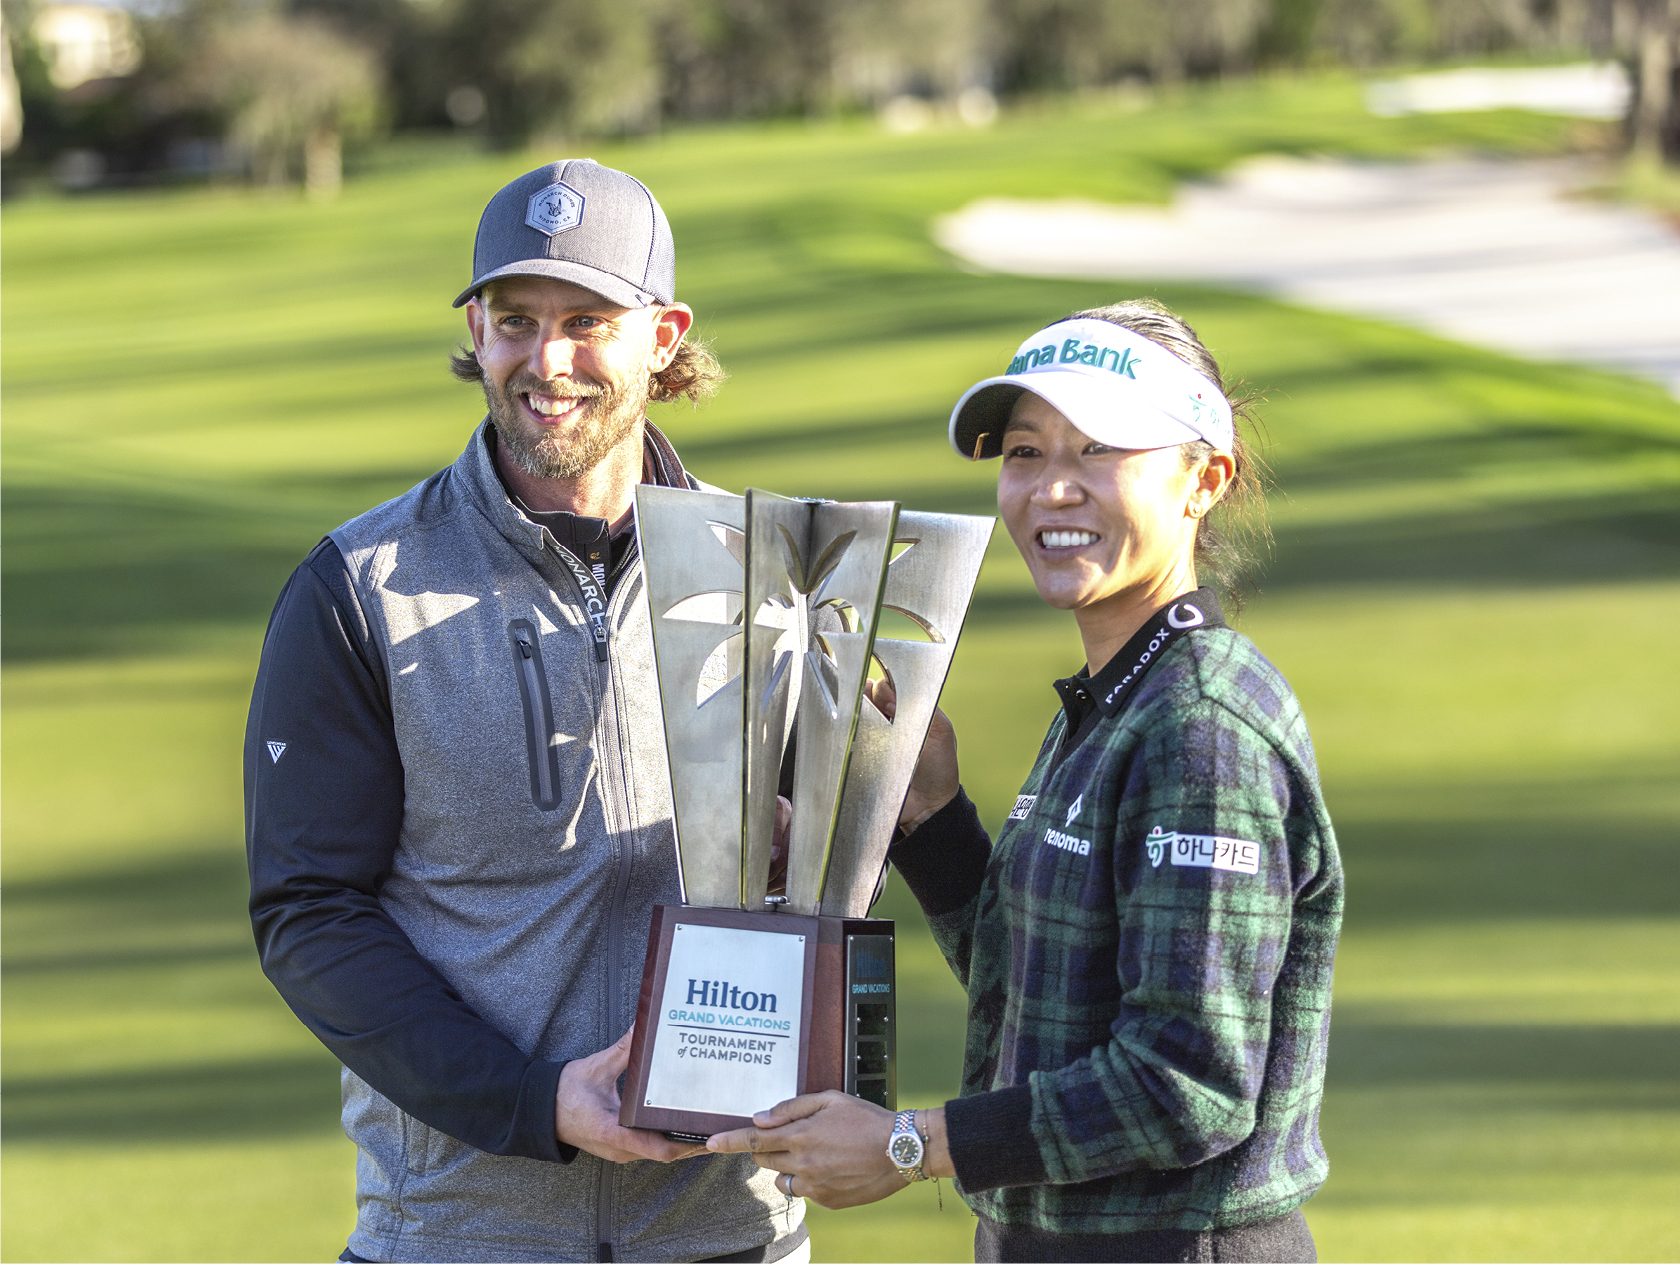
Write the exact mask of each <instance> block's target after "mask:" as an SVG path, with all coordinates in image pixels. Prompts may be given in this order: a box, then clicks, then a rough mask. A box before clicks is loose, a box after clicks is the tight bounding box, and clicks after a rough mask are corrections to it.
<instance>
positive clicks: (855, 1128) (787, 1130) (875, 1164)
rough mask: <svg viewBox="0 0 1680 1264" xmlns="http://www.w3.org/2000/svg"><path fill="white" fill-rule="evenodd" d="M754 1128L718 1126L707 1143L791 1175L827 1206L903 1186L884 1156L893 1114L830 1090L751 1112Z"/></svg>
mask: <svg viewBox="0 0 1680 1264" xmlns="http://www.w3.org/2000/svg"><path fill="white" fill-rule="evenodd" d="M753 1123H755V1124H757V1125H758V1126H757V1127H756V1128H739V1129H736V1130H735V1131H734V1132H720V1133H718V1134H717V1136H715V1137H713V1138H712V1139H711V1140H710V1141H708V1142H706V1148H707V1149H708V1150H711V1151H713V1152H714V1153H717V1154H751V1155H752V1156H753V1162H754V1163H757V1164H758V1165H759V1167H762V1168H768V1169H770V1170H771V1171H773V1172H790V1173H792V1175H793V1191H792V1192H793V1193H794V1195H795V1196H797V1197H799V1198H811V1199H815V1200H816V1201H817V1202H819V1203H821V1204H822V1205H823V1206H824V1207H827V1208H829V1209H830V1210H835V1209H838V1208H841V1207H857V1206H860V1205H862V1204H863V1203H873V1202H879V1201H880V1200H881V1199H883V1198H885V1197H887V1196H888V1195H889V1194H896V1193H897V1192H898V1191H899V1190H901V1189H903V1188H904V1184H905V1182H904V1178H903V1177H902V1176H900V1175H899V1173H898V1169H897V1168H896V1167H894V1166H893V1163H892V1160H891V1159H889V1158H888V1157H887V1138H889V1137H890V1136H892V1129H893V1114H892V1112H891V1111H890V1110H884V1109H883V1108H881V1107H880V1106H876V1105H875V1104H874V1103H872V1102H866V1101H864V1100H863V1099H862V1098H859V1097H851V1096H849V1095H847V1094H845V1093H841V1092H838V1091H836V1090H835V1089H829V1090H828V1091H827V1092H826V1093H808V1094H806V1095H805V1096H804V1097H793V1098H789V1099H788V1100H787V1101H785V1102H782V1103H780V1104H778V1105H776V1106H772V1107H771V1108H770V1109H769V1110H761V1111H759V1112H758V1114H756V1115H754V1116H753Z"/></svg>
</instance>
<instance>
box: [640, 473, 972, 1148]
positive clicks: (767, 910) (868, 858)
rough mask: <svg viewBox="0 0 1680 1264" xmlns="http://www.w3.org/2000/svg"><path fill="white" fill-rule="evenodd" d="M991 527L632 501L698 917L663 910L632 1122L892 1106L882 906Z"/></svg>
mask: <svg viewBox="0 0 1680 1264" xmlns="http://www.w3.org/2000/svg"><path fill="white" fill-rule="evenodd" d="M992 527H993V520H992V519H991V518H980V517H970V516H964V515H956V514H931V513H914V512H909V511H904V510H901V509H900V508H899V506H898V505H897V504H896V503H895V502H893V501H870V502H861V503H853V504H837V503H834V502H832V501H812V500H794V499H789V498H787V497H783V496H776V495H772V494H770V493H768V492H763V491H759V490H757V489H749V490H748V491H747V494H746V495H745V496H728V495H722V494H718V493H713V492H698V491H687V490H683V489H678V488H669V487H655V486H651V485H643V486H641V487H638V488H637V489H636V531H637V535H638V537H639V539H640V545H641V552H642V565H643V570H644V574H645V576H646V582H647V597H648V607H649V611H650V613H651V615H652V621H653V648H654V659H655V663H656V668H657V673H658V678H659V697H660V706H661V709H662V711H663V713H664V721H665V740H666V748H667V752H668V758H669V762H670V775H671V799H672V804H673V807H674V810H675V817H676V821H675V824H676V834H677V852H678V858H679V864H680V868H681V873H682V898H683V903H682V904H681V905H666V904H662V905H658V906H657V907H656V908H655V909H654V915H653V924H652V928H651V930H650V932H649V936H648V953H647V964H646V968H645V970H644V971H643V975H642V990H641V998H640V1003H639V1005H638V1007H637V1011H636V1027H635V1035H634V1037H633V1039H632V1044H631V1050H630V1065H629V1069H628V1071H627V1072H626V1075H625V1083H624V1090H623V1096H622V1101H623V1106H622V1109H621V1111H620V1114H619V1121H620V1122H621V1123H622V1124H624V1125H625V1126H627V1127H632V1128H650V1129H656V1130H659V1131H662V1132H666V1133H669V1134H670V1135H672V1136H676V1137H685V1138H689V1137H705V1136H709V1135H710V1134H712V1133H714V1132H719V1131H722V1130H725V1129H729V1128H736V1127H741V1126H743V1125H745V1124H747V1123H748V1122H750V1116H751V1115H752V1114H753V1112H755V1111H759V1110H764V1109H766V1108H767V1107H770V1106H773V1105H775V1103H777V1102H779V1101H782V1100H784V1099H786V1098H789V1097H794V1096H796V1095H798V1094H800V1093H814V1092H819V1091H821V1090H823V1089H830V1088H834V1089H841V1090H842V1091H844V1092H847V1093H853V1094H856V1095H857V1096H859V1097H863V1098H866V1099H868V1100H870V1101H873V1102H876V1103H878V1104H880V1105H882V1106H885V1107H887V1108H888V1109H893V1108H894V1107H895V1105H896V1102H897V1082H896V1065H897V1056H896V1054H897V1036H896V1019H897V1014H896V1005H895V1000H894V997H895V993H894V969H893V924H892V922H891V921H888V920H884V919H880V918H871V917H869V915H868V914H869V908H870V905H872V904H873V903H874V901H875V900H876V898H878V896H879V894H880V890H881V887H882V884H883V883H884V881H885V877H886V858H887V847H888V845H889V844H890V843H891V841H892V837H893V833H894V831H895V830H896V828H897V825H898V814H899V809H900V806H901V805H902V804H903V802H904V796H905V794H906V792H907V791H908V789H909V786H910V777H911V775H912V773H914V771H915V768H916V762H917V760H918V758H919V757H920V755H921V749H922V742H923V739H924V738H925V737H926V735H927V729H928V724H929V722H930V721H931V720H932V718H933V711H934V707H935V706H936V704H937V703H938V701H939V692H940V690H941V688H942V687H943V686H944V683H945V676H946V673H947V672H948V671H949V669H950V665H951V656H952V654H953V653H954V652H955V650H956V643H957V637H958V635H959V633H960V632H961V631H962V625H963V621H964V619H965V618H966V616H967V614H968V606H969V600H970V597H971V596H972V594H973V591H974V583H975V580H976V579H977V578H978V576H979V573H980V562H981V559H982V558H983V556H984V554H985V550H986V545H987V542H988V541H989V540H990V538H991V533H992ZM883 612H889V613H888V618H889V620H890V624H889V626H887V627H886V628H885V629H883V627H882V616H883ZM882 678H885V679H886V680H887V681H888V682H889V683H890V684H891V686H892V688H893V690H894V692H895V694H896V696H897V705H896V707H895V708H894V714H893V717H892V718H891V719H888V718H887V717H886V716H885V715H884V714H883V713H882V712H881V711H880V710H879V709H877V707H876V706H875V704H874V702H873V701H872V700H871V699H870V698H869V696H868V695H867V694H866V692H865V690H864V682H865V681H866V680H870V679H875V680H879V679H882ZM789 791H791V793H789ZM779 793H781V794H785V795H786V797H787V798H788V799H789V800H790V801H791V803H792V805H793V815H792V819H791V822H790V823H789V825H788V831H787V865H786V876H785V889H783V890H781V891H777V892H772V891H771V889H770V884H771V859H772V847H773V844H774V840H775V834H776V824H777V821H776V817H777V797H778V794H779Z"/></svg>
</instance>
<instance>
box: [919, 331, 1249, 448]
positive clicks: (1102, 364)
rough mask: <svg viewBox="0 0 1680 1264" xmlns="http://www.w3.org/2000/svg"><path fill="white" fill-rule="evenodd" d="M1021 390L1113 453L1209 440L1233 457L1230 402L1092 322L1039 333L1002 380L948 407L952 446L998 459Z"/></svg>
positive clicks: (1143, 343)
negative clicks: (1042, 402)
mask: <svg viewBox="0 0 1680 1264" xmlns="http://www.w3.org/2000/svg"><path fill="white" fill-rule="evenodd" d="M1022 391H1031V392H1032V393H1033V394H1034V395H1037V396H1038V397H1039V398H1040V399H1042V400H1044V401H1045V402H1046V403H1047V404H1049V405H1050V406H1051V407H1052V408H1054V409H1056V410H1057V411H1058V412H1060V413H1061V414H1062V416H1064V417H1066V418H1067V419H1068V420H1069V421H1070V422H1072V423H1073V424H1074V425H1075V426H1076V427H1077V428H1078V429H1079V431H1080V433H1082V434H1085V435H1089V436H1090V437H1091V438H1093V439H1095V440H1096V441H1097V442H1098V443H1106V444H1107V445H1108V446H1109V447H1112V448H1133V449H1136V448H1172V447H1177V446H1178V445H1179V444H1181V443H1191V442H1193V441H1195V440H1197V439H1202V440H1205V441H1206V442H1208V443H1211V444H1212V445H1213V446H1214V447H1215V448H1218V449H1219V450H1220V451H1221V452H1229V451H1230V450H1231V447H1232V444H1233V442H1234V427H1233V424H1232V421H1231V405H1230V404H1229V403H1227V402H1226V399H1225V395H1224V393H1223V392H1222V391H1220V389H1219V387H1218V386H1217V385H1216V384H1214V383H1213V382H1211V381H1209V380H1208V379H1207V378H1206V377H1204V376H1202V374H1200V373H1198V372H1197V371H1196V370H1195V369H1193V368H1191V367H1190V366H1189V365H1188V364H1186V363H1184V361H1183V360H1180V359H1179V358H1178V357H1177V356H1175V355H1174V354H1173V353H1172V352H1170V351H1168V350H1167V349H1166V348H1165V347H1163V346H1161V344H1160V343H1157V342H1151V341H1150V340H1149V339H1147V338H1145V337H1144V336H1143V335H1141V334H1136V333H1133V332H1132V331H1131V330H1130V329H1125V328H1122V327H1121V326H1119V325H1115V324H1111V323H1110V322H1108V321H1106V320H1090V319H1085V320H1064V321H1059V322H1057V323H1056V324H1054V325H1051V326H1049V327H1047V328H1045V329H1041V330H1039V332H1038V333H1036V334H1034V335H1033V336H1032V337H1031V338H1028V339H1027V340H1026V341H1025V342H1023V343H1022V344H1021V348H1020V350H1019V351H1017V352H1016V353H1015V358H1014V359H1013V360H1011V361H1010V362H1009V368H1008V369H1007V370H1006V371H1005V372H1004V374H1003V375H1002V376H1000V377H989V378H987V379H986V380H985V381H983V382H976V383H975V384H974V385H973V386H971V387H969V388H968V390H966V391H964V392H963V397H962V398H961V399H959V400H958V401H957V406H956V407H955V408H953V409H952V410H951V446H952V447H953V448H955V449H956V450H957V452H958V453H959V454H960V455H962V456H965V457H968V458H970V459H971V460H984V459H985V458H987V457H993V456H998V455H1000V454H1001V453H1002V451H1003V430H1004V426H1005V425H1006V424H1007V423H1008V421H1009V412H1010V409H1012V408H1014V407H1015V401H1016V400H1017V399H1019V398H1020V397H1021V392H1022Z"/></svg>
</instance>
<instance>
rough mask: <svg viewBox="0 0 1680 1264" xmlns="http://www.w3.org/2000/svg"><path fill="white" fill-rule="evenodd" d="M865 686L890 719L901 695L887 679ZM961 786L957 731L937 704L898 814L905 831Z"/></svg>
mask: <svg viewBox="0 0 1680 1264" xmlns="http://www.w3.org/2000/svg"><path fill="white" fill-rule="evenodd" d="M863 688H864V692H865V693H866V694H867V695H868V696H869V700H870V701H871V702H873V703H874V704H875V707H876V709H877V710H878V711H880V713H881V714H882V715H884V716H886V717H887V719H889V720H890V719H892V718H893V716H894V715H895V714H896V713H897V711H898V695H897V694H896V693H894V692H893V687H892V685H891V684H889V683H888V682H887V679H886V678H885V677H882V678H881V679H880V680H868V681H865V682H864V685H863ZM960 786H961V782H960V781H959V780H958V778H957V735H956V732H955V730H953V729H952V728H951V721H950V720H948V719H946V718H945V713H944V712H943V711H941V710H939V709H938V708H937V707H935V708H934V712H933V720H932V722H931V723H929V725H928V731H927V739H926V740H925V741H924V742H923V743H922V757H921V759H920V760H919V761H917V763H916V772H915V775H914V776H912V777H911V778H910V793H909V794H907V795H905V796H904V807H903V808H902V809H901V810H900V811H899V814H898V823H899V824H900V825H901V826H903V827H904V832H905V833H906V834H908V833H909V832H910V831H911V830H913V829H915V828H916V826H918V825H920V824H921V823H922V822H923V821H925V820H927V819H928V817H930V816H932V815H933V814H934V813H935V812H937V811H939V809H940V808H942V807H944V806H945V805H946V804H947V803H949V802H950V801H951V800H952V799H954V798H956V797H957V790H958V789H959V787H960Z"/></svg>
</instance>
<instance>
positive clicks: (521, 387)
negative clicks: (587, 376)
mask: <svg viewBox="0 0 1680 1264" xmlns="http://www.w3.org/2000/svg"><path fill="white" fill-rule="evenodd" d="M506 390H507V393H508V394H509V395H522V394H526V393H528V392H534V393H536V394H538V395H547V396H549V397H550V398H552V399H599V398H600V397H601V396H603V395H605V394H606V393H607V391H606V388H605V387H602V386H594V385H590V384H588V383H582V382H578V381H577V380H576V379H571V380H568V381H567V382H566V383H565V384H564V385H561V384H559V383H555V382H545V381H544V380H543V379H542V378H540V377H538V376H537V375H536V374H535V373H515V374H514V375H513V376H512V377H511V378H509V379H508V384H507V387H506Z"/></svg>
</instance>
